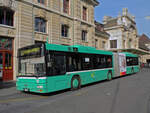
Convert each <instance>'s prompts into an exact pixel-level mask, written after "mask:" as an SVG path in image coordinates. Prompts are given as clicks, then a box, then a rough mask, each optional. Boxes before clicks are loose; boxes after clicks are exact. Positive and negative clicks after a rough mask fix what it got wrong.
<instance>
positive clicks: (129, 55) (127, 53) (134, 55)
mask: <svg viewBox="0 0 150 113" xmlns="http://www.w3.org/2000/svg"><path fill="white" fill-rule="evenodd" d="M122 53H124V54H125V55H126V56H127V57H138V55H136V54H132V53H129V52H122Z"/></svg>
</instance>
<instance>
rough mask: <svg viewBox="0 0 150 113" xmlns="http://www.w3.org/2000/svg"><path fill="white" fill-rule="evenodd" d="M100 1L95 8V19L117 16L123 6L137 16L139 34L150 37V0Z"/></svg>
mask: <svg viewBox="0 0 150 113" xmlns="http://www.w3.org/2000/svg"><path fill="white" fill-rule="evenodd" d="M97 1H99V2H100V4H99V5H98V6H96V8H95V20H96V21H98V22H101V23H102V21H103V17H104V16H112V17H117V16H118V14H119V13H122V8H128V12H129V13H130V14H132V15H133V16H135V21H136V24H137V29H138V35H142V34H146V35H147V36H149V38H150V0H97Z"/></svg>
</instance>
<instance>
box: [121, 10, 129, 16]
mask: <svg viewBox="0 0 150 113" xmlns="http://www.w3.org/2000/svg"><path fill="white" fill-rule="evenodd" d="M122 15H123V16H127V15H128V8H123V11H122Z"/></svg>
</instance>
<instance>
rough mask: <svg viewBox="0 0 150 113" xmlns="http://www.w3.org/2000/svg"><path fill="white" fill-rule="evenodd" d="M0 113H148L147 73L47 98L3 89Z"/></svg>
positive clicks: (149, 83) (149, 74) (149, 79)
mask: <svg viewBox="0 0 150 113" xmlns="http://www.w3.org/2000/svg"><path fill="white" fill-rule="evenodd" d="M0 113H150V69H143V70H142V71H141V72H139V73H137V74H134V75H129V76H125V77H121V78H116V79H113V80H112V81H103V82H99V83H96V84H92V85H88V86H85V87H82V88H81V89H80V90H77V91H69V90H66V91H60V92H57V93H52V94H48V95H38V94H33V93H23V92H19V91H16V88H15V87H9V88H3V89H0Z"/></svg>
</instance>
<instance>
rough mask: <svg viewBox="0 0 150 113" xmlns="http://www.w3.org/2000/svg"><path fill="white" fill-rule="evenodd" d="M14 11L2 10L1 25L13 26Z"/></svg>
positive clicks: (0, 11) (0, 14)
mask: <svg viewBox="0 0 150 113" xmlns="http://www.w3.org/2000/svg"><path fill="white" fill-rule="evenodd" d="M13 18H14V11H12V10H10V9H8V8H4V7H1V8H0V24H3V25H8V26H13Z"/></svg>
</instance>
